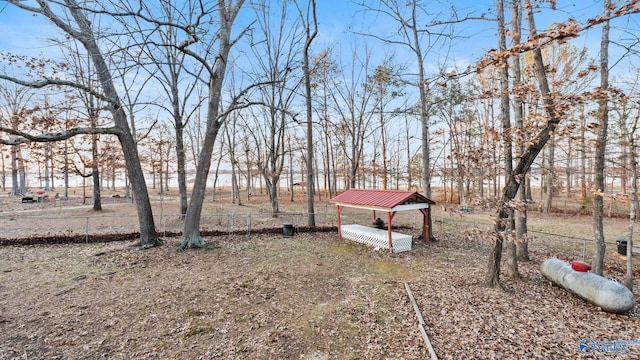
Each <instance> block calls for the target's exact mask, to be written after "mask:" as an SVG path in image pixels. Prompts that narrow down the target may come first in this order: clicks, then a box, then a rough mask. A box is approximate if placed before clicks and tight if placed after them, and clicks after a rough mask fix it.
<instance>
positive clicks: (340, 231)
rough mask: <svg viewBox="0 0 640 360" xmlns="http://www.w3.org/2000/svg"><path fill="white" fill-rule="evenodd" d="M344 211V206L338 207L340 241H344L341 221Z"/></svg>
mask: <svg viewBox="0 0 640 360" xmlns="http://www.w3.org/2000/svg"><path fill="white" fill-rule="evenodd" d="M342 209H344V206H342V205H338V208H337V211H336V212H337V213H338V239H342V222H341V221H340V214H341V213H342Z"/></svg>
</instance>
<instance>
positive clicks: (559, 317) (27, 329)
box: [0, 233, 640, 359]
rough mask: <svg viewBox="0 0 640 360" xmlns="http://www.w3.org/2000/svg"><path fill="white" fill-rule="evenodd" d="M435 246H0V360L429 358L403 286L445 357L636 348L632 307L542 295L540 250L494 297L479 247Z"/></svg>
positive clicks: (329, 241) (324, 238)
mask: <svg viewBox="0 0 640 360" xmlns="http://www.w3.org/2000/svg"><path fill="white" fill-rule="evenodd" d="M439 238H440V239H441V240H440V241H439V242H437V243H434V244H431V245H423V244H422V243H416V244H415V246H414V250H412V251H411V252H404V253H399V254H391V253H388V252H386V251H375V250H373V249H371V248H369V247H366V246H363V245H359V244H354V243H351V242H345V241H342V240H339V239H337V237H336V236H335V235H334V234H331V233H315V234H312V233H300V234H296V235H295V236H294V237H291V238H285V237H282V236H274V235H257V236H252V237H250V238H247V237H246V236H230V237H227V236H225V237H215V238H210V239H208V240H209V241H210V243H211V247H209V248H207V249H201V250H189V251H177V250H176V247H177V244H178V240H177V239H168V240H167V241H166V243H165V245H164V246H161V247H157V248H152V249H149V250H138V251H136V250H132V249H131V248H130V247H129V246H130V245H131V243H127V242H111V243H99V244H66V245H64V244H63V245H32V246H5V247H0V298H2V302H1V303H0V332H1V333H2V334H3V336H2V339H1V340H0V359H99V358H108V359H134V358H135V359H213V358H221V359H249V358H251V359H424V358H427V357H428V356H429V354H428V352H427V350H426V347H425V345H424V341H423V338H422V336H421V335H420V332H419V330H418V321H417V318H416V314H415V312H414V309H413V307H412V305H411V303H410V301H409V298H408V296H407V293H406V290H405V287H404V283H408V284H410V286H411V289H412V290H413V293H414V295H415V297H416V299H417V303H418V306H419V307H420V309H421V312H422V314H423V316H424V319H425V322H426V325H425V327H426V331H427V334H428V336H429V338H430V341H431V343H432V344H433V347H434V349H435V351H436V353H437V355H438V356H439V358H441V359H461V358H478V359H488V358H541V359H551V358H581V357H584V356H583V355H582V354H581V353H580V350H579V344H580V341H581V339H583V338H592V339H594V340H596V341H600V342H610V341H616V340H635V339H638V338H640V332H639V329H640V318H639V317H638V315H637V310H636V311H634V312H632V313H630V314H626V315H611V314H608V313H605V312H602V311H600V310H599V309H597V308H596V307H594V306H592V305H590V304H588V303H585V302H584V301H582V300H580V299H578V298H576V297H575V296H573V295H571V294H568V293H567V292H566V291H564V290H563V289H560V288H557V287H554V286H552V285H550V284H549V282H548V281H546V280H545V279H544V278H543V277H542V276H541V275H540V272H539V263H540V261H541V260H542V258H544V257H546V256H547V255H548V254H547V253H545V251H544V250H543V249H535V247H534V248H533V249H532V254H533V261H531V262H527V263H521V268H520V269H521V271H522V273H523V275H524V279H523V280H521V281H517V282H515V281H509V280H505V285H506V287H507V291H502V290H497V289H487V288H485V287H483V286H482V285H481V283H480V281H481V279H482V276H483V274H484V271H483V270H484V265H485V261H486V259H485V253H486V250H485V249H484V245H483V244H482V243H480V242H474V241H471V240H462V239H461V238H459V237H452V236H447V235H445V234H439ZM609 271H610V272H613V271H616V269H609ZM596 355H597V357H602V356H606V358H615V357H620V358H630V357H631V358H633V357H638V356H640V344H637V345H631V346H629V347H628V349H626V353H625V354H622V353H619V352H613V353H604V352H596Z"/></svg>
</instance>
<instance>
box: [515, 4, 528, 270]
mask: <svg viewBox="0 0 640 360" xmlns="http://www.w3.org/2000/svg"><path fill="white" fill-rule="evenodd" d="M511 18H512V33H513V42H514V45H518V44H520V42H521V36H520V34H521V32H522V0H512V1H511ZM521 84H522V70H521V65H520V56H519V55H517V56H514V57H513V86H514V87H518V86H520V85H521ZM513 102H514V114H513V117H514V122H515V124H516V128H517V129H518V131H519V133H520V134H519V136H518V138H519V139H522V137H523V136H524V104H523V101H522V98H521V97H519V96H517V97H515V98H514V100H513ZM518 147H519V150H518V154H519V155H522V154H523V153H524V149H525V147H524V142H523V141H522V140H520V144H519V146H518ZM525 176H526V174H525ZM525 179H526V177H525ZM525 184H526V181H525ZM525 184H521V185H520V187H519V188H518V195H517V200H518V204H519V206H518V207H517V208H516V211H515V215H514V216H515V230H516V234H515V236H516V253H517V258H518V260H524V261H528V260H529V244H528V241H527V239H526V233H527V198H526V190H527V187H526V186H525Z"/></svg>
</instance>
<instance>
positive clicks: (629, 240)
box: [624, 119, 638, 291]
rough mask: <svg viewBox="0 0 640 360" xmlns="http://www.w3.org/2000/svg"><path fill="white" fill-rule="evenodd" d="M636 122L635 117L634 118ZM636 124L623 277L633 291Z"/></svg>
mask: <svg viewBox="0 0 640 360" xmlns="http://www.w3.org/2000/svg"><path fill="white" fill-rule="evenodd" d="M636 124H637V119H636ZM635 133H636V125H634V126H633V131H631V134H630V136H629V143H630V144H629V147H630V162H631V203H630V204H629V232H628V235H627V273H626V275H625V277H624V286H626V287H627V288H628V289H629V290H631V291H633V230H634V226H635V223H636V212H637V211H638V161H637V158H636V155H637V154H636V152H637V151H636V150H637V149H636V148H637V147H636V143H635V139H634V136H635Z"/></svg>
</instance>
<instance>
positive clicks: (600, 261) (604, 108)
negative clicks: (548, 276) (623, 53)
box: [591, 0, 611, 275]
mask: <svg viewBox="0 0 640 360" xmlns="http://www.w3.org/2000/svg"><path fill="white" fill-rule="evenodd" d="M603 16H604V18H605V19H606V20H604V22H603V23H602V36H601V38H600V93H599V94H598V99H597V101H598V123H599V124H598V125H599V126H598V135H597V138H596V158H595V167H596V168H595V183H594V186H595V189H594V190H595V191H594V194H593V237H594V242H595V244H594V245H595V251H594V254H593V261H592V263H591V271H592V272H593V273H594V274H598V275H602V273H603V265H604V255H605V251H606V247H607V246H606V244H605V242H604V225H603V222H602V218H603V216H604V197H603V195H604V191H605V178H604V169H605V153H606V145H607V128H608V126H609V105H608V104H609V94H608V91H609V20H608V18H609V17H610V16H611V0H605V1H604V15H603Z"/></svg>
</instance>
